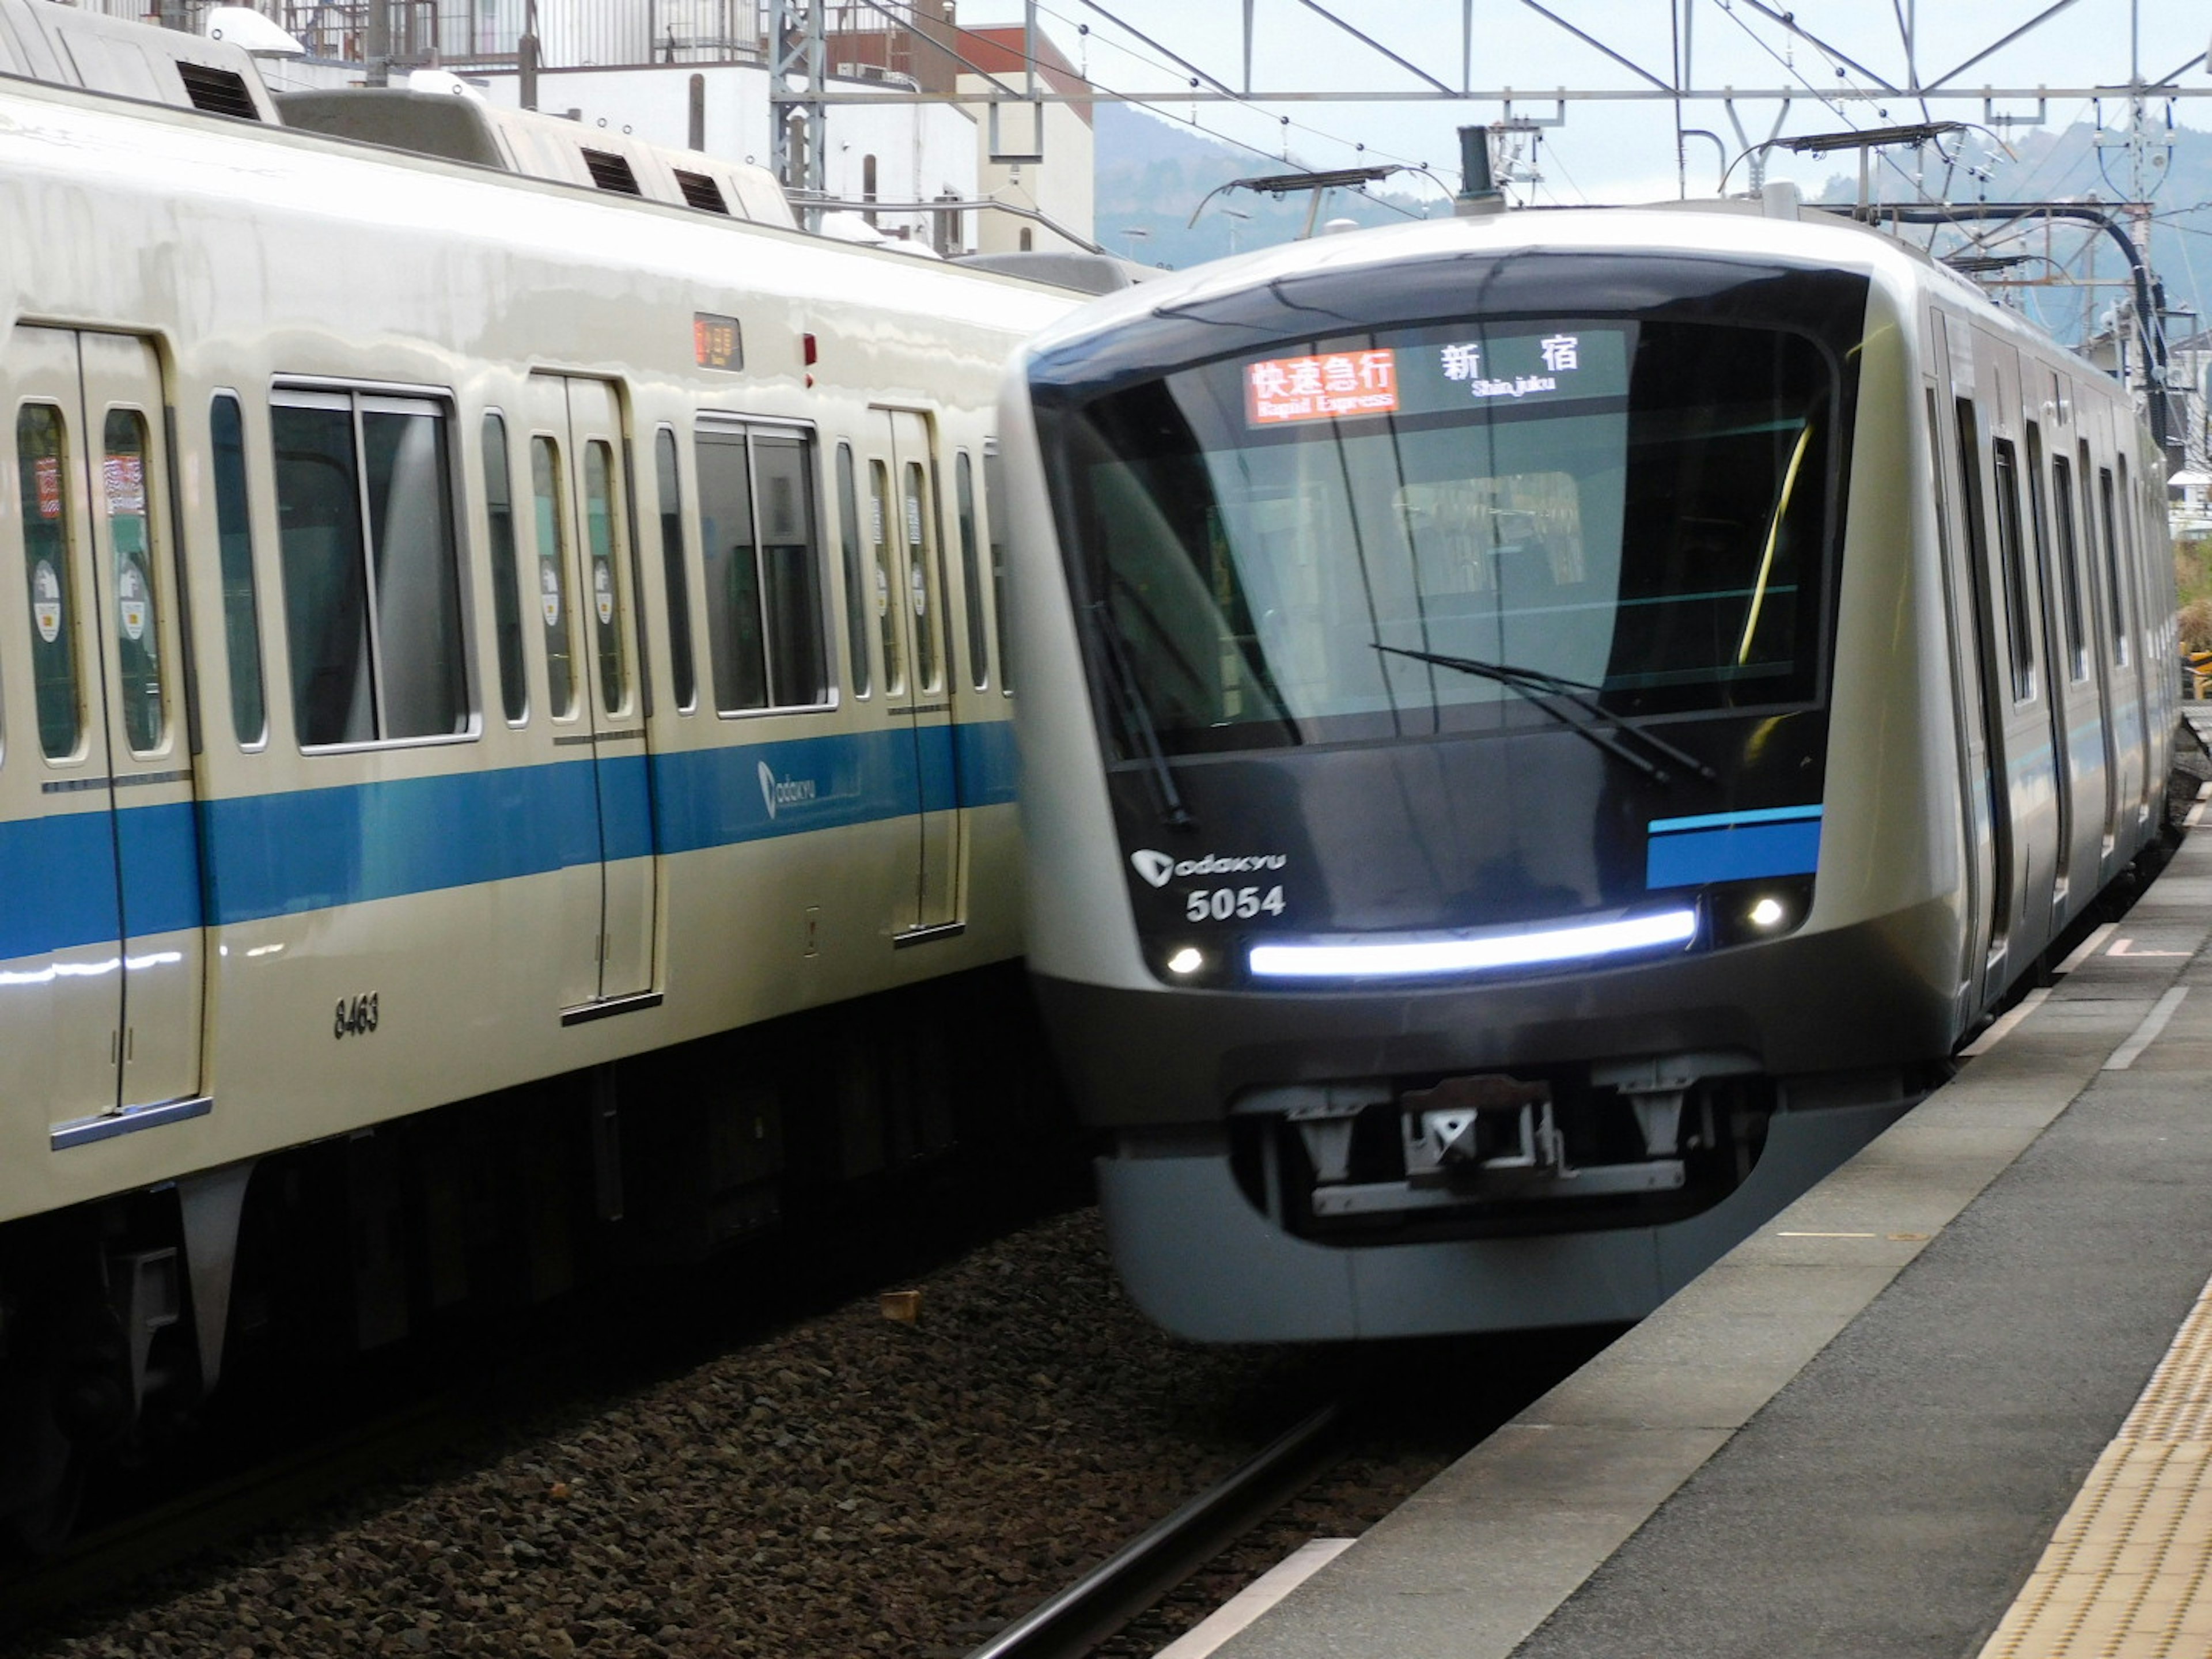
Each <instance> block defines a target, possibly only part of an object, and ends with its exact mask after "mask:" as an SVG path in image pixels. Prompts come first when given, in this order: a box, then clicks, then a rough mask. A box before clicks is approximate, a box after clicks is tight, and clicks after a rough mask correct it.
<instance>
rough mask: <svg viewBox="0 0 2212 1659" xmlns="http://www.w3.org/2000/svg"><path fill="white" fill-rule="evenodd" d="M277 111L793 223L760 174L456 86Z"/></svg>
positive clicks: (397, 141) (604, 186) (477, 158)
mask: <svg viewBox="0 0 2212 1659" xmlns="http://www.w3.org/2000/svg"><path fill="white" fill-rule="evenodd" d="M448 78H450V77H448ZM276 105H277V108H278V109H279V110H280V111H281V112H282V113H283V120H284V125H287V126H289V127H296V128H301V129H305V130H307V131H314V132H322V133H328V134H330V135H331V136H332V137H340V138H352V139H356V140H359V141H360V142H362V143H370V144H381V145H383V146H385V147H386V148H388V149H401V150H407V151H410V152H411V153H413V154H415V155H437V156H443V157H444V158H445V159H446V160H447V161H465V162H469V163H471V164H472V165H475V166H477V167H495V168H497V169H498V170H499V171H501V172H502V173H521V174H525V175H526V176H528V177H530V178H533V179H552V180H555V181H556V182H558V183H562V184H568V185H581V186H583V187H584V188H586V189H590V190H601V191H607V192H609V193H610V194H612V195H617V196H634V197H639V198H641V199H642V200H645V201H649V202H659V203H662V204H665V205H667V206H670V207H684V208H690V209H693V210H696V211H698V212H702V213H712V214H720V215H722V216H726V217H730V218H737V219H745V220H749V221H750V222H752V223H754V224H760V225H781V226H782V227H783V228H786V229H789V228H791V227H792V226H793V223H794V222H795V221H794V220H793V217H792V212H791V204H790V203H789V201H787V199H786V198H785V196H784V193H783V191H782V189H781V187H780V186H779V185H777V184H776V182H775V175H774V174H772V173H769V172H768V171H767V170H766V169H765V168H763V167H747V166H744V165H743V164H741V163H738V162H735V161H721V160H719V159H718V158H716V157H714V156H711V155H704V154H701V153H698V152H695V151H690V150H678V149H669V148H668V147H667V146H666V145H665V144H656V143H649V142H647V140H645V139H642V138H639V137H635V136H634V135H632V134H630V133H628V132H617V131H611V130H610V129H608V128H605V127H587V126H586V125H583V124H582V123H581V122H578V121H571V120H568V119H565V118H562V117H561V116H557V115H543V114H539V113H538V112H534V111H531V110H514V109H501V108H500V107H498V106H495V105H493V104H491V103H489V102H487V101H485V100H483V98H481V97H478V96H475V95H473V94H471V93H469V92H468V91H466V90H465V89H461V88H460V83H459V82H454V83H453V86H452V87H448V88H446V89H444V90H442V91H438V92H423V91H417V90H416V89H415V88H413V87H340V88H329V89H325V90H323V91H317V92H288V93H285V94H283V95H282V96H280V97H279V98H278V99H277V100H276Z"/></svg>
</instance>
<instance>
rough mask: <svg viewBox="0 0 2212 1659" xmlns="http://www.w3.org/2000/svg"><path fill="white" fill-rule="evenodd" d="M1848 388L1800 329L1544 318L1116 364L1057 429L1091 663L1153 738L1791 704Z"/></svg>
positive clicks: (1328, 738)
mask: <svg viewBox="0 0 2212 1659" xmlns="http://www.w3.org/2000/svg"><path fill="white" fill-rule="evenodd" d="M1840 379H1841V372H1840V369H1839V367H1838V361H1837V359H1836V357H1835V356H1833V355H1832V348H1831V346H1830V345H1829V344H1828V343H1824V342H1821V341H1818V340H1816V339H1814V338H1813V337H1808V334H1806V333H1804V332H1801V331H1795V330H1791V329H1786V328H1782V327H1761V326H1756V325H1742V324H1738V323H1733V322H1718V321H1705V320H1697V321H1690V320H1678V319H1663V318H1643V319H1624V318H1620V317H1617V316H1616V317H1612V318H1605V317H1577V316H1573V315H1561V316H1552V317H1544V318H1539V319H1517V320H1496V319H1491V320H1485V321H1482V322H1461V323H1451V324H1443V325H1434V324H1425V325H1419V326H1415V327H1406V328H1398V329H1383V330H1376V331H1367V332H1362V333H1358V334H1354V335H1348V336H1347V335H1336V336H1332V337H1322V338H1315V339H1310V340H1307V341H1303V342H1296V343H1287V344H1277V345H1273V346H1271V347H1269V348H1267V349H1264V350H1255V351H1251V352H1247V353H1244V354H1241V355H1238V356H1233V357H1229V358H1224V359H1219V360H1216V361H1213V362H1207V363H1205V364H1202V365H1200V366H1199V367H1195V368H1188V369H1186V370H1183V371H1181V372H1177V373H1170V374H1166V375H1164V376H1163V377H1160V378H1157V379H1152V380H1143V381H1140V382H1139V383H1136V384H1124V385H1123V386H1121V387H1120V388H1119V389H1116V390H1114V391H1110V392H1107V393H1106V394H1105V395H1103V396H1101V397H1097V398H1092V399H1091V400H1089V401H1088V402H1085V403H1083V404H1079V406H1077V407H1074V408H1072V409H1070V410H1068V411H1067V414H1066V418H1065V419H1064V421H1062V422H1060V448H1061V454H1062V457H1063V459H1064V462H1065V465H1064V467H1063V469H1062V471H1061V480H1062V488H1061V489H1060V501H1059V507H1060V520H1061V536H1062V541H1063V544H1064V545H1065V546H1066V548H1067V549H1068V551H1069V554H1070V556H1071V560H1072V562H1074V563H1075V564H1076V565H1077V567H1078V568H1079V572H1080V575H1081V579H1082V581H1081V586H1082V589H1083V592H1084V598H1085V603H1086V605H1087V607H1088V610H1089V613H1090V618H1091V624H1092V626H1091V635H1092V639H1093V642H1094V645H1095V647H1097V652H1098V654H1099V655H1100V656H1101V657H1102V658H1103V662H1101V663H1100V664H1098V665H1097V667H1098V669H1099V671H1100V673H1101V676H1102V678H1103V680H1104V681H1105V682H1106V684H1107V685H1108V687H1109V690H1110V692H1111V693H1112V695H1114V696H1115V697H1116V698H1117V699H1119V700H1120V702H1121V703H1122V704H1124V705H1126V708H1125V709H1124V712H1125V713H1131V712H1133V713H1134V714H1136V716H1137V718H1138V720H1139V723H1140V724H1141V725H1142V726H1146V727H1148V728H1149V730H1148V731H1147V732H1146V733H1145V735H1144V736H1143V738H1142V740H1141V741H1142V744H1143V745H1145V746H1148V745H1150V744H1152V743H1155V742H1156V743H1157V744H1158V746H1159V748H1160V749H1161V750H1162V751H1164V752H1165V753H1168V754H1189V753H1197V752H1205V751H1219V750H1239V749H1251V748H1256V747H1273V746H1277V745H1281V744H1301V743H1315V742H1341V741H1357V740H1360V739H1363V738H1410V737H1418V736H1422V735H1429V734H1438V733H1444V732H1472V731H1479V730H1483V729H1490V728H1496V727H1498V726H1519V725H1522V724H1524V723H1528V722H1531V721H1541V720H1543V719H1544V718H1545V717H1546V713H1547V709H1546V705H1547V702H1552V701H1553V700H1556V699H1558V698H1560V697H1573V698H1580V699H1583V700H1585V702H1586V704H1587V703H1588V702H1595V703H1596V704H1598V705H1601V706H1602V707H1603V708H1605V709H1606V710H1607V711H1608V712H1611V713H1613V714H1619V715H1621V716H1624V717H1633V716H1636V715H1639V714H1680V713H1698V712H1705V711H1713V710H1719V709H1749V708H1767V707H1772V706H1776V705H1785V706H1786V705H1790V704H1793V703H1796V704H1802V703H1804V702H1808V701H1809V700H1811V699H1812V698H1814V696H1816V694H1817V688H1818V685H1819V683H1820V657H1821V631H1822V630H1821V618H1822V617H1823V614H1824V612H1825V609H1826V606H1825V604H1824V599H1825V595H1826V587H1827V583H1826V572H1827V570H1828V568H1830V552H1829V549H1830V545H1831V542H1832V535H1831V528H1832V520H1833V519H1834V517H1835V516H1836V514H1835V511H1834V508H1833V505H1832V503H1833V500H1834V497H1835V495H1836V492H1837V489H1838V485H1839V483H1840V473H1841V471H1842V465H1841V461H1840V459H1839V445H1840V442H1841V435H1840V432H1839V429H1838V428H1839V427H1840V424H1841V413H1840V411H1841V408H1842V399H1841V395H1840V392H1841V388H1840V386H1839V380H1840ZM1114 724H1115V725H1116V726H1122V727H1127V726H1129V724H1130V721H1129V720H1127V719H1123V720H1116V721H1115V722H1114ZM1121 738H1122V747H1123V750H1124V753H1125V755H1127V754H1129V753H1132V752H1133V750H1135V749H1137V748H1138V747H1139V742H1138V741H1137V740H1136V739H1135V738H1133V736H1132V734H1131V732H1128V731H1127V730H1124V731H1123V732H1121Z"/></svg>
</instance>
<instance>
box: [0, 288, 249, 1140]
mask: <svg viewBox="0 0 2212 1659" xmlns="http://www.w3.org/2000/svg"><path fill="white" fill-rule="evenodd" d="M8 351H9V368H10V374H11V378H12V379H13V380H14V381H15V386H17V388H18V402H17V405H16V422H15V439H16V453H17V464H18V468H19V477H20V480H21V489H22V496H21V506H20V512H21V520H20V522H21V526H22V530H23V536H24V542H25V547H24V555H25V556H24V569H23V580H25V581H26V583H27V598H28V601H29V606H28V609H29V616H30V623H31V628H30V632H31V640H30V643H29V650H30V653H31V658H32V669H33V682H34V697H33V702H34V704H35V708H34V714H35V716H36V726H37V731H38V744H39V750H40V754H39V756H38V757H37V758H36V759H35V760H34V761H33V762H32V764H33V765H34V766H37V767H39V768H40V769H41V772H42V776H41V781H40V808H41V809H42V811H41V813H40V816H41V817H42V819H43V823H42V825H41V828H42V829H43V831H44V834H43V836H41V838H40V844H41V846H42V847H43V848H44V850H45V854H46V859H47V860H48V861H47V863H46V867H45V868H44V869H43V870H40V869H37V868H36V867H35V866H33V868H32V869H31V870H30V871H29V872H27V873H28V878H29V879H30V880H32V881H33V882H35V883H36V884H37V885H38V886H39V887H40V889H42V890H46V891H47V892H49V893H50V894H52V895H53V896H52V898H50V899H49V900H48V901H47V902H45V903H43V904H37V905H33V906H31V907H29V908H33V909H35V910H38V911H40V912H43V913H44V914H45V915H48V916H49V917H50V918H52V921H54V923H55V924H56V925H55V926H54V927H52V929H51V930H50V931H51V936H52V937H51V944H50V945H48V946H47V947H46V949H47V951H49V952H50V967H51V969H52V977H51V980H50V981H49V984H50V993H49V994H50V997H51V1004H50V1006H51V1009H52V1025H51V1028H50V1029H51V1031H52V1034H53V1036H54V1038H55V1048H56V1055H55V1059H54V1061H53V1065H54V1073H53V1074H52V1076H53V1091H52V1095H51V1097H50V1099H51V1102H52V1115H53V1116H54V1117H55V1118H56V1119H57V1120H58V1121H60V1122H61V1123H62V1124H63V1125H64V1126H65V1127H64V1130H62V1131H58V1137H59V1136H60V1135H61V1134H65V1133H67V1132H68V1130H70V1129H74V1130H76V1132H77V1134H78V1135H81V1136H82V1138H86V1139H91V1138H95V1137H96V1134H97V1131H98V1127H99V1126H98V1125H97V1124H95V1123H90V1122H88V1121H87V1120H92V1119H97V1118H100V1117H106V1116H112V1115H117V1114H118V1113H123V1112H131V1111H137V1110H140V1109H145V1108H149V1107H155V1106H162V1105H168V1104H172V1103H197V1100H198V1098H199V1096H200V1066H201V1015H202V1003H203V998H204V994H205V979H204V976H205V969H206V963H205V953H204V943H203V934H202V931H201V924H202V916H201V904H200V886H199V841H198V828H197V812H196V809H195V806H194V796H193V787H192V783H193V780H192V768H191V747H190V743H189V739H188V737H187V734H186V726H185V702H184V698H185V688H184V684H183V678H182V674H181V671H180V669H181V665H182V664H183V661H184V652H183V634H182V628H181V624H180V622H179V616H178V606H177V603H176V592H177V589H176V555H175V542H174V539H173V533H174V532H173V524H172V520H171V516H170V511H169V507H170V495H169V465H168V453H167V426H166V423H165V421H164V418H163V403H162V398H161V366H160V362H159V360H158V359H157V358H156V357H155V354H154V352H153V349H152V348H151V347H150V346H149V345H148V344H147V343H145V342H144V341H143V340H139V339H137V338H133V337H128V336H125V335H118V334H94V333H72V332H68V331H61V330H55V329H43V328H19V329H17V330H15V332H14V334H13V335H12V336H11V337H10V338H9V346H8ZM18 903H20V901H18ZM80 1034H82V1035H80ZM71 1138H76V1137H71Z"/></svg>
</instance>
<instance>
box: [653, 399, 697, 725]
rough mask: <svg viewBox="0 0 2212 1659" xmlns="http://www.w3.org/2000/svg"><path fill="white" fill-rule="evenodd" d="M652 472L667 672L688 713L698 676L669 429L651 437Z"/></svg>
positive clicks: (673, 434)
mask: <svg viewBox="0 0 2212 1659" xmlns="http://www.w3.org/2000/svg"><path fill="white" fill-rule="evenodd" d="M653 489H654V493H655V494H656V495H659V498H660V568H661V570H662V573H663V574H664V576H665V580H666V581H667V584H668V669H669V672H670V673H671V675H673V676H674V677H675V680H676V706H677V708H679V709H681V710H682V711H683V712H684V714H690V713H691V711H692V710H693V709H695V708H698V706H699V676H698V671H697V670H696V667H695V666H694V665H693V663H692V659H691V582H690V572H689V571H688V570H687V569H686V568H685V566H684V495H683V486H682V483H681V482H680V480H679V479H678V477H677V472H676V432H675V429H674V428H671V427H665V426H664V427H663V428H660V430H659V433H658V434H657V435H655V436H654V438H653Z"/></svg>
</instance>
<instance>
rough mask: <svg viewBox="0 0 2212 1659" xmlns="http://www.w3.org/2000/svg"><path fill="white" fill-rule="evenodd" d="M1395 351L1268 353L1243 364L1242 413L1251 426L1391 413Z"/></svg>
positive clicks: (1395, 402)
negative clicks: (1274, 354)
mask: <svg viewBox="0 0 2212 1659" xmlns="http://www.w3.org/2000/svg"><path fill="white" fill-rule="evenodd" d="M1397 408H1398V354H1397V353H1396V352H1395V351H1394V350H1391V349H1389V348H1387V347H1385V348H1382V349H1376V350H1371V351H1332V352H1327V353H1323V354H1322V355H1319V356H1310V357H1267V358H1263V359H1261V361H1260V362H1255V363H1247V364H1246V365H1245V366H1244V413H1245V416H1246V418H1247V419H1248V420H1249V421H1250V422H1251V423H1252V424H1253V425H1254V426H1282V425H1285V424H1287V423H1289V422H1294V421H1329V420H1342V419H1345V418H1346V417H1347V416H1362V415H1389V414H1395V412H1396V411H1397Z"/></svg>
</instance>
